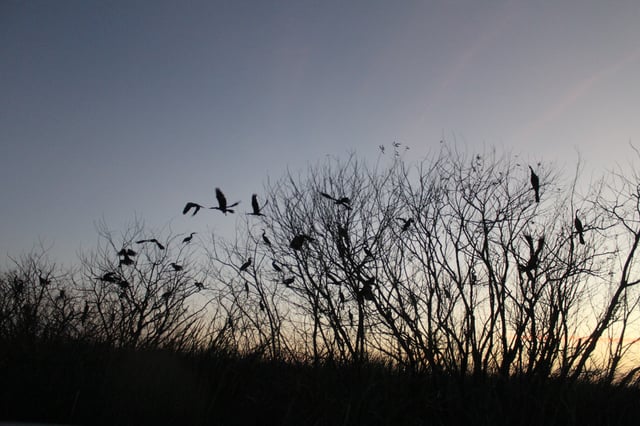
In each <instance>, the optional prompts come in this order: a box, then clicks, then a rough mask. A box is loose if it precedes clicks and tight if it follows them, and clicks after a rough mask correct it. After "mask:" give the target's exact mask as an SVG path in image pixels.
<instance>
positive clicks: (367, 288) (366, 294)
mask: <svg viewBox="0 0 640 426" xmlns="http://www.w3.org/2000/svg"><path fill="white" fill-rule="evenodd" d="M374 283H375V278H373V277H372V278H369V279H367V280H365V281H363V282H362V289H360V292H359V293H358V296H360V297H362V298H364V299H366V300H373V291H372V289H371V285H372V284H374Z"/></svg>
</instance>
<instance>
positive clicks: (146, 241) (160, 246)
mask: <svg viewBox="0 0 640 426" xmlns="http://www.w3.org/2000/svg"><path fill="white" fill-rule="evenodd" d="M144 243H154V244H155V245H156V246H158V248H159V249H160V250H164V248H165V247H164V246H163V245H162V244H160V242H159V241H158V240H156V239H155V238H150V239H148V240H138V241H136V244H144Z"/></svg>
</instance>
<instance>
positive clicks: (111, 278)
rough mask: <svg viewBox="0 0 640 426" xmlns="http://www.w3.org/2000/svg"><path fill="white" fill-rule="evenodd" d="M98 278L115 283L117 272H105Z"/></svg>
mask: <svg viewBox="0 0 640 426" xmlns="http://www.w3.org/2000/svg"><path fill="white" fill-rule="evenodd" d="M98 279H99V280H100V281H104V282H108V283H116V282H117V281H118V274H117V273H116V272H106V273H104V274H103V275H102V276H101V277H100V278H98Z"/></svg>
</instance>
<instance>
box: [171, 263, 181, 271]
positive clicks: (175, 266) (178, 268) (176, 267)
mask: <svg viewBox="0 0 640 426" xmlns="http://www.w3.org/2000/svg"><path fill="white" fill-rule="evenodd" d="M170 265H171V267H172V268H173V270H174V271H176V272H177V271H182V265H178V264H177V263H175V262H171V263H170Z"/></svg>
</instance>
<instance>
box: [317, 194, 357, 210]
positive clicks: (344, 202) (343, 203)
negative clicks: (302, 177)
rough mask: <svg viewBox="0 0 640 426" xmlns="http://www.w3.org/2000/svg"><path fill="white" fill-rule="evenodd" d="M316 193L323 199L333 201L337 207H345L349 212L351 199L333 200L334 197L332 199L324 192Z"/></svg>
mask: <svg viewBox="0 0 640 426" xmlns="http://www.w3.org/2000/svg"><path fill="white" fill-rule="evenodd" d="M318 192H319V193H320V195H322V196H323V197H324V198H326V199H329V200H331V201H333V202H334V203H335V204H337V205H341V206H343V207H345V208H346V209H347V210H351V199H350V198H349V197H340V198H335V197H332V196H331V195H329V194H327V193H326V192H322V191H318Z"/></svg>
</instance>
